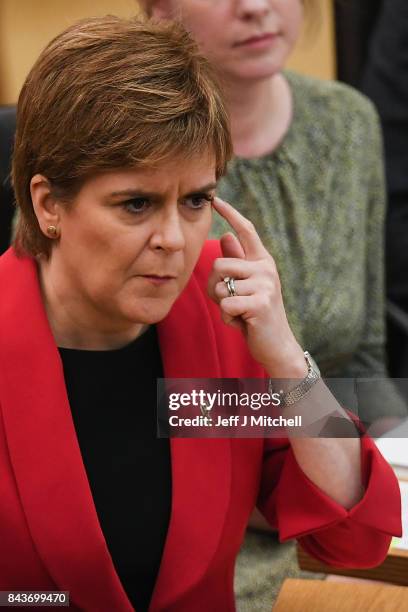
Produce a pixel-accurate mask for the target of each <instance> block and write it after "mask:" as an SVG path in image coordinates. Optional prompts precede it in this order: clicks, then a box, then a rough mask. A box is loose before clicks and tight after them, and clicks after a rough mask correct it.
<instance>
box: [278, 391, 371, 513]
mask: <svg viewBox="0 0 408 612" xmlns="http://www.w3.org/2000/svg"><path fill="white" fill-rule="evenodd" d="M294 415H301V416H302V429H301V432H295V433H294V434H292V433H291V432H289V440H290V443H291V446H292V449H293V452H294V454H295V457H296V460H297V462H298V464H299V466H300V467H301V469H302V470H303V472H304V473H305V474H306V476H307V477H308V478H309V479H310V480H311V481H312V482H313V483H314V484H316V485H317V486H318V487H319V488H320V489H321V490H322V491H324V493H326V494H327V495H329V496H330V497H331V498H332V499H333V500H335V501H336V502H337V503H339V504H341V505H342V506H343V507H344V508H346V509H350V508H352V507H353V506H354V505H355V504H356V503H357V502H358V501H359V500H360V499H361V498H362V496H363V493H364V488H363V482H362V475H361V450H360V438H359V434H358V431H357V428H356V427H355V425H354V423H353V421H352V420H351V418H350V417H349V416H348V414H347V413H346V411H345V410H343V409H342V408H341V406H340V405H339V403H338V402H337V401H336V399H335V398H334V397H333V395H332V394H331V392H330V391H329V389H328V388H327V387H326V385H325V384H324V382H323V381H322V380H319V381H318V382H317V383H316V384H315V385H314V386H313V387H312V388H311V389H310V390H309V392H308V393H307V394H306V395H305V396H304V397H303V398H302V399H301V400H299V401H298V402H296V403H295V404H293V405H291V406H287V407H284V408H283V416H285V417H288V418H290V417H292V416H294ZM345 425H346V426H347V429H348V430H349V432H350V436H351V437H346V438H342V437H336V436H340V435H341V432H343V431H344V426H345ZM329 428H331V429H329ZM323 429H324V430H325V437H322V436H320V437H319V434H320V432H321V431H322V430H323ZM354 433H355V436H353V434H354ZM328 435H329V436H331V437H327V436H328ZM343 435H345V434H344V433H343Z"/></svg>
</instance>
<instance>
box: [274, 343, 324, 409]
mask: <svg viewBox="0 0 408 612" xmlns="http://www.w3.org/2000/svg"><path fill="white" fill-rule="evenodd" d="M304 356H305V359H306V363H307V369H308V373H307V376H306V378H304V379H303V380H302V381H301V382H300V383H299V384H298V385H297V386H296V387H294V388H293V389H291V390H290V391H287V392H286V393H280V394H279V395H280V406H281V407H282V408H284V407H285V406H291V405H292V404H295V403H296V402H298V401H299V400H300V399H302V397H304V396H305V395H306V393H308V391H310V389H311V388H312V387H313V385H314V384H316V383H317V381H318V380H319V379H320V378H321V375H320V370H319V368H318V366H317V363H316V362H315V360H314V359H313V357H312V356H311V354H310V353H309V352H308V351H305V352H304Z"/></svg>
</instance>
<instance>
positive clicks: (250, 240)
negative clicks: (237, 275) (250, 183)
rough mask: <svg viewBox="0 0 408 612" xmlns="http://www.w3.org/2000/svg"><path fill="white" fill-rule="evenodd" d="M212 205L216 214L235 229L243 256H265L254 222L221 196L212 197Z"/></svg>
mask: <svg viewBox="0 0 408 612" xmlns="http://www.w3.org/2000/svg"><path fill="white" fill-rule="evenodd" d="M213 205H214V208H215V210H216V211H217V212H218V214H220V215H221V217H223V219H225V220H226V221H227V222H228V223H229V224H230V226H231V227H232V229H233V230H234V231H235V233H236V235H237V238H238V240H239V242H240V243H241V246H242V248H243V249H244V253H245V257H246V258H247V259H249V260H256V259H260V258H262V257H265V254H267V251H266V249H265V247H264V245H263V243H262V240H261V239H260V237H259V236H258V233H257V231H256V229H255V226H254V224H253V223H252V222H251V221H249V219H247V218H246V217H244V216H243V215H241V213H240V212H238V211H237V210H236V208H234V207H233V206H231V204H228V202H224V200H221V198H217V197H216V198H214V200H213Z"/></svg>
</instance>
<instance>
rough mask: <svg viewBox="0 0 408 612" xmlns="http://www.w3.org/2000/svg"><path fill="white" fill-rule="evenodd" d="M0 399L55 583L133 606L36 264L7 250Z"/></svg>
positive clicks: (110, 604)
mask: <svg viewBox="0 0 408 612" xmlns="http://www.w3.org/2000/svg"><path fill="white" fill-rule="evenodd" d="M0 267H1V274H2V278H3V279H4V280H3V282H4V283H5V285H6V286H7V302H5V301H4V300H2V302H1V306H0V325H1V333H0V337H1V352H0V372H1V405H2V409H3V415H4V425H5V429H6V435H7V441H8V446H9V452H10V458H11V462H12V465H13V469H14V474H15V478H16V482H17V487H18V490H19V494H20V498H21V502H22V505H23V508H24V512H25V515H26V519H27V523H28V526H29V529H30V532H31V535H32V538H33V541H34V544H35V547H36V549H37V551H38V554H39V556H40V557H41V559H42V561H43V563H44V565H45V566H46V567H47V569H48V571H49V574H50V575H51V577H52V578H53V580H54V581H55V584H56V587H57V588H59V589H61V590H67V591H70V596H71V600H72V602H73V603H74V604H75V605H77V606H79V607H80V608H82V609H85V610H97V609H99V610H102V609H104V610H115V611H116V610H117V611H118V612H119V611H120V612H130V611H131V610H133V608H132V606H131V605H130V602H129V601H128V598H127V597H126V594H125V592H124V590H123V588H122V586H121V583H120V581H119V578H118V576H117V574H116V572H115V569H114V566H113V563H112V560H111V557H110V554H109V551H108V549H107V546H106V542H105V539H104V537H103V534H102V531H101V529H100V526H99V522H98V517H97V514H96V510H95V507H94V504H93V499H92V494H91V491H90V488H89V484H88V480H87V475H86V472H85V468H84V465H83V462H82V457H81V453H80V449H79V446H78V442H77V437H76V433H75V428H74V424H73V422H72V418H71V411H70V407H69V404H68V398H67V395H66V389H65V383H64V377H63V371H62V365H61V361H60V358H59V354H58V350H57V348H56V346H55V342H54V339H53V336H52V334H51V330H50V328H49V325H48V321H47V318H46V314H45V310H44V307H43V304H42V301H41V296H40V292H39V286H38V279H37V272H36V267H35V263H34V262H33V261H32V260H30V259H24V260H17V258H16V256H15V254H14V253H13V251H11V250H10V251H8V253H7V254H6V255H5V256H3V258H2V260H1V266H0Z"/></svg>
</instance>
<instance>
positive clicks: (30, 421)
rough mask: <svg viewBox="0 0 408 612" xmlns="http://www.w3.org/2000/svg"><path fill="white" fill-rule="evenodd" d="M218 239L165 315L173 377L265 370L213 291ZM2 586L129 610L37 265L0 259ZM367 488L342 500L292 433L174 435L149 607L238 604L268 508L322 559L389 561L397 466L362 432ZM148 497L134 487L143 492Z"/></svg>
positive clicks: (348, 563)
mask: <svg viewBox="0 0 408 612" xmlns="http://www.w3.org/2000/svg"><path fill="white" fill-rule="evenodd" d="M218 255H219V246H218V242H209V243H207V244H206V246H205V248H204V249H203V253H202V256H201V259H200V262H199V263H198V265H197V267H196V270H195V272H194V274H193V276H192V278H191V280H190V282H189V285H188V287H187V288H186V289H185V291H184V292H183V293H182V295H181V296H180V298H179V299H178V300H177V302H176V303H175V304H174V306H173V308H172V310H171V312H170V314H169V315H168V317H167V318H166V319H165V320H164V321H163V322H162V323H160V324H159V325H158V332H159V341H160V348H161V353H162V358H163V365H164V371H165V375H166V376H167V377H172V378H177V377H191V378H193V377H194V378H195V377H197V378H199V377H248V378H252V377H260V376H264V375H265V373H264V371H263V370H262V368H261V367H260V366H258V364H257V363H255V362H254V361H253V360H252V358H251V357H250V355H249V353H248V350H247V348H246V345H245V342H244V340H243V338H242V337H241V335H240V333H239V332H238V331H237V330H235V329H232V328H230V327H227V326H226V325H224V324H223V322H222V321H221V318H220V315H219V312H218V307H217V306H216V305H215V304H213V303H212V302H211V301H210V300H209V298H207V295H206V284H207V277H208V273H209V271H210V268H211V264H212V261H213V260H214V257H215V256H218ZM0 295H1V298H0V475H1V477H0V590H19V589H24V590H64V591H69V592H70V597H71V602H72V603H71V608H70V609H71V610H86V611H87V612H97V611H106V612H130V611H131V610H132V609H133V608H132V606H131V604H130V602H129V600H128V598H127V597H126V594H125V592H124V590H123V587H122V585H121V583H120V580H119V578H118V576H117V574H116V572H115V569H114V566H113V564H112V560H111V557H110V554H109V551H108V549H107V545H106V542H105V539H104V536H103V533H102V531H101V527H100V525H99V522H98V518H97V514H96V511H95V506H94V503H93V499H92V494H91V491H90V488H89V484H88V480H87V475H86V472H85V469H84V465H83V462H82V458H81V453H80V450H79V446H78V441H77V437H76V433H75V428H74V425H73V421H72V418H71V411H70V407H69V404H68V399H67V394H66V389H65V384H64V377H63V370H62V366H61V361H60V358H59V353H58V350H57V347H56V345H55V342H54V339H53V336H52V334H51V330H50V327H49V325H48V321H47V317H46V314H45V311H44V307H43V303H42V300H41V295H40V291H39V284H38V277H37V271H36V265H35V263H34V261H33V260H32V259H30V258H24V259H18V258H17V257H16V255H15V253H14V251H13V250H12V249H10V250H9V251H7V253H5V255H4V256H3V257H1V258H0ZM361 444H362V450H363V453H362V458H363V461H362V469H363V474H364V483H365V486H366V493H365V495H364V498H363V499H362V500H361V501H360V502H359V503H358V504H357V505H356V506H355V507H354V508H352V509H351V510H349V511H348V510H345V509H344V508H343V507H342V506H340V505H339V504H337V503H336V502H335V501H333V500H332V499H331V498H329V497H328V496H327V495H325V494H324V493H323V492H322V491H321V490H319V489H318V488H317V487H316V486H315V485H314V484H313V483H312V482H311V481H310V480H309V479H308V478H307V477H306V476H305V475H304V473H303V472H302V470H301V468H300V467H299V466H298V464H297V462H296V460H295V457H294V454H293V452H292V450H291V447H290V445H289V443H288V442H287V440H282V439H279V440H262V439H254V440H248V439H246V440H239V439H208V440H206V439H196V440H194V439H172V440H171V458H172V475H173V497H172V513H171V520H170V525H169V530H168V534H167V538H166V542H165V547H164V552H163V558H162V562H161V566H160V571H159V574H158V578H157V583H156V587H155V590H154V593H153V597H152V602H151V607H150V611H151V612H159V611H160V612H162V611H168V612H191V611H192V610H194V612H207V611H208V609H212V610H214V611H216V612H219V611H222V612H228V611H230V612H231V611H233V610H234V609H235V605H234V595H233V574H234V562H235V558H236V555H237V553H238V550H239V548H240V545H241V542H242V539H243V536H244V532H245V528H246V526H247V523H248V518H249V516H250V514H251V511H252V509H253V507H254V504H255V503H256V501H257V500H258V505H259V507H260V508H261V510H262V511H263V513H264V514H265V516H266V518H267V519H268V520H269V522H270V523H271V525H272V526H274V527H275V528H277V529H278V530H279V534H280V540H281V541H286V540H288V539H290V538H298V539H299V541H300V542H301V544H302V545H303V547H304V548H305V549H306V550H307V551H308V552H309V553H311V554H313V555H314V556H315V557H317V558H318V559H321V560H322V561H325V562H327V563H330V564H335V565H337V566H343V567H352V566H353V567H368V566H375V565H377V564H379V563H380V562H381V561H382V560H383V559H384V557H385V556H386V554H387V550H388V547H389V544H390V539H391V536H392V535H400V534H401V523H400V516H401V511H400V495H399V489H398V484H397V481H396V479H395V477H394V475H393V473H392V471H391V468H390V467H389V466H388V464H387V463H386V462H385V461H384V459H383V458H382V456H381V455H380V453H379V452H378V451H377V450H376V447H375V445H374V444H373V442H372V441H371V440H370V439H367V438H363V439H362V443H361ZM135 495H137V491H135Z"/></svg>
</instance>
